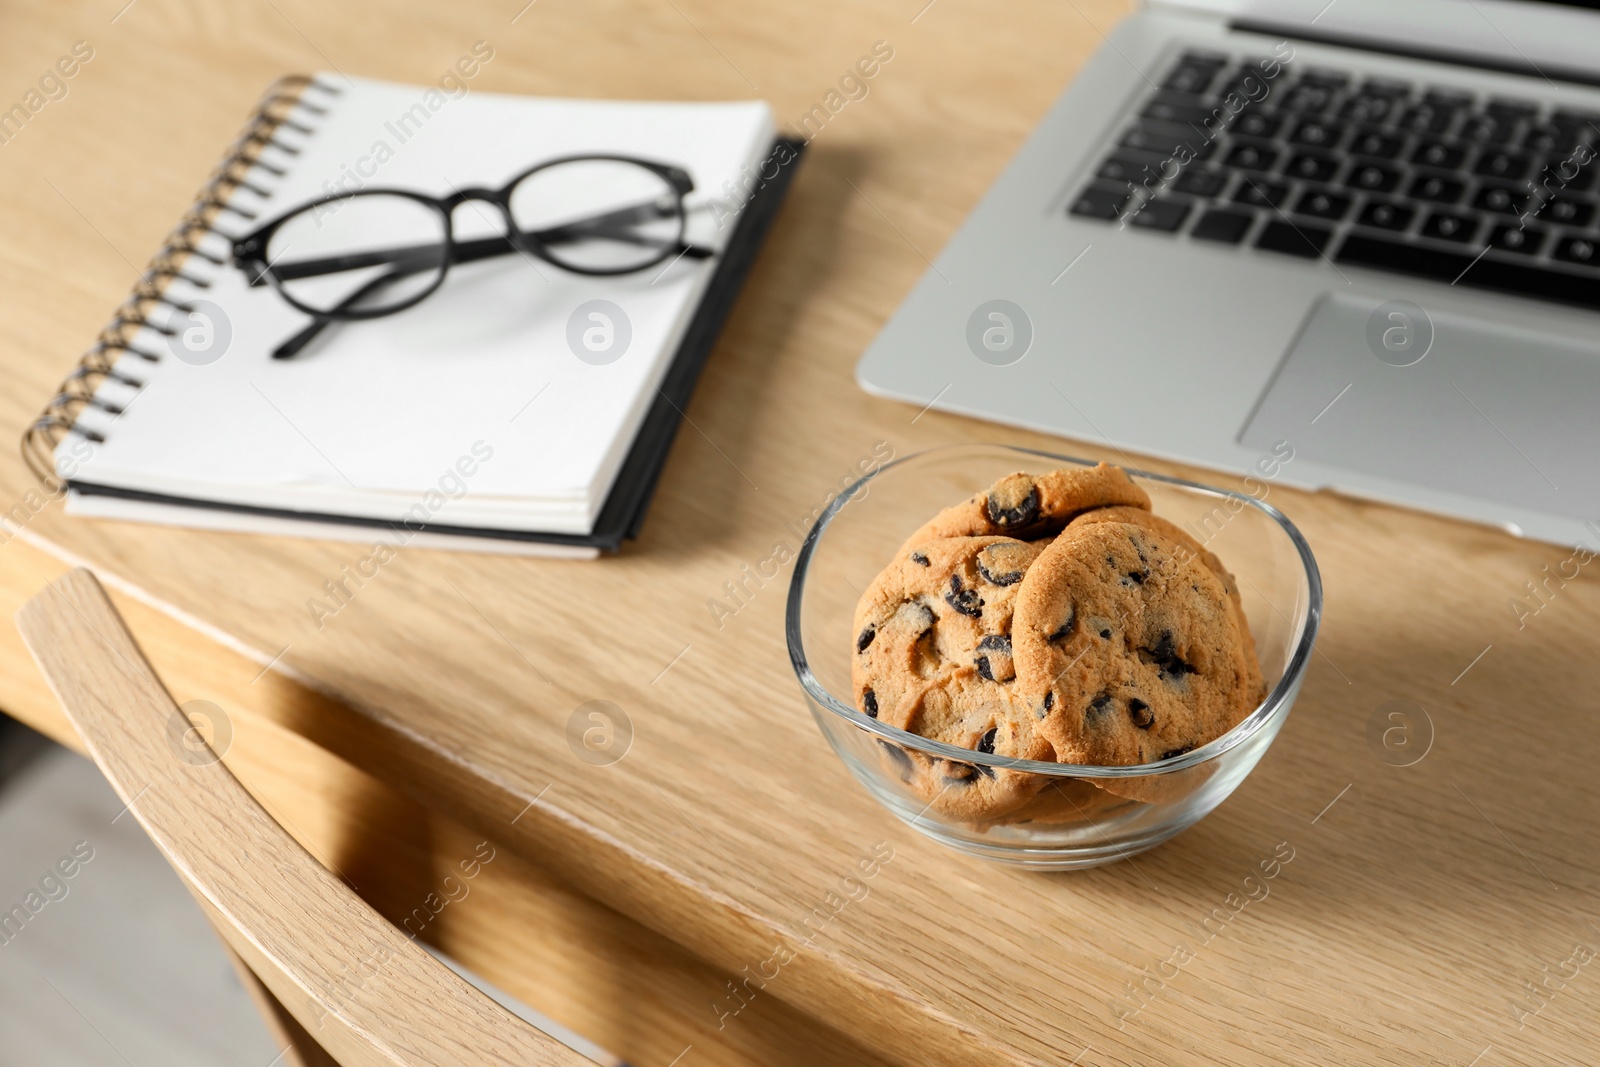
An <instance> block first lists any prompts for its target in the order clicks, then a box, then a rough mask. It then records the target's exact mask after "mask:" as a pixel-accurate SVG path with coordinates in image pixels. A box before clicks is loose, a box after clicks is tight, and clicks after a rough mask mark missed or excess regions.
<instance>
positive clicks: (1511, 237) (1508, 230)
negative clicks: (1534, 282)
mask: <svg viewBox="0 0 1600 1067" xmlns="http://www.w3.org/2000/svg"><path fill="white" fill-rule="evenodd" d="M1547 235H1548V231H1547V230H1545V229H1544V228H1543V227H1542V226H1518V225H1516V224H1514V223H1508V224H1506V225H1504V226H1496V227H1495V228H1494V229H1493V230H1491V231H1490V233H1489V243H1490V244H1491V245H1493V246H1494V247H1495V248H1498V249H1501V250H1503V251H1506V252H1517V253H1520V254H1522V255H1525V256H1535V255H1538V254H1539V249H1540V248H1542V247H1544V240H1545V237H1546V236H1547Z"/></svg>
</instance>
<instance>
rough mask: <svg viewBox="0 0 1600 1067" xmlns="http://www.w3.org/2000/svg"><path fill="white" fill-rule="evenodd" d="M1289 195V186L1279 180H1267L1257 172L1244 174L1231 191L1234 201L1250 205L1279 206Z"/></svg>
mask: <svg viewBox="0 0 1600 1067" xmlns="http://www.w3.org/2000/svg"><path fill="white" fill-rule="evenodd" d="M1288 196H1289V187H1288V186H1287V185H1284V184H1283V183H1281V182H1274V181H1268V180H1267V179H1266V178H1263V177H1262V176H1261V175H1259V174H1246V175H1244V176H1243V177H1242V178H1241V179H1240V180H1239V185H1238V187H1237V188H1236V189H1234V191H1233V199H1234V201H1235V202H1236V203H1240V204H1247V205H1249V206H1250V207H1281V206H1282V205H1283V202H1284V200H1286V199H1287V198H1288Z"/></svg>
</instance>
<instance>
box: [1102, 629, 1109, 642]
mask: <svg viewBox="0 0 1600 1067" xmlns="http://www.w3.org/2000/svg"><path fill="white" fill-rule="evenodd" d="M1100 636H1101V637H1103V638H1105V639H1106V640H1107V641H1109V640H1111V631H1110V630H1101V631H1100Z"/></svg>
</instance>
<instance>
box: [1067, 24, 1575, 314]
mask: <svg viewBox="0 0 1600 1067" xmlns="http://www.w3.org/2000/svg"><path fill="white" fill-rule="evenodd" d="M1597 151H1600V113H1594V112H1586V111H1575V110H1570V109H1565V108H1559V107H1554V108H1553V107H1549V106H1547V105H1545V104H1542V103H1540V102H1538V101H1534V100H1512V99H1502V98H1484V97H1483V96H1482V95H1481V94H1478V93H1475V92H1472V91H1469V90H1465V89H1456V88H1450V87H1448V86H1437V85H1420V84H1413V83H1411V82H1407V81H1400V80H1394V79H1379V78H1363V77H1360V76H1357V75H1356V74H1354V73H1352V72H1349V71H1341V70H1337V69H1333V68H1329V67H1308V68H1305V69H1299V70H1296V69H1291V65H1289V64H1281V63H1279V62H1278V61H1276V60H1273V59H1247V60H1243V61H1241V60H1237V59H1234V58H1232V57H1229V56H1225V55H1221V54H1217V53H1209V52H1193V51H1191V52H1187V53H1185V54H1184V55H1183V56H1182V57H1181V58H1180V59H1179V60H1178V62H1177V63H1176V64H1175V65H1174V66H1173V67H1172V69H1171V70H1169V71H1168V72H1167V74H1166V76H1165V77H1164V78H1163V79H1162V80H1161V83H1160V87H1159V89H1158V90H1157V91H1156V92H1155V93H1154V94H1153V95H1152V96H1150V97H1149V98H1148V99H1147V100H1146V101H1145V102H1144V104H1143V107H1142V109H1141V110H1140V112H1139V114H1138V116H1137V117H1136V118H1135V119H1134V120H1133V121H1132V122H1131V123H1130V124H1129V125H1128V126H1127V128H1126V129H1125V130H1124V131H1123V133H1122V135H1121V136H1120V138H1119V139H1118V142H1117V145H1116V147H1115V148H1113V149H1111V150H1110V151H1109V152H1108V153H1107V154H1106V156H1105V159H1104V160H1103V161H1102V162H1101V164H1100V166H1099V167H1098V169H1097V170H1096V172H1095V175H1094V177H1093V179H1092V180H1091V181H1090V182H1089V184H1088V185H1087V186H1086V187H1085V188H1083V189H1082V190H1081V191H1080V192H1079V193H1078V195H1077V196H1076V197H1074V198H1073V199H1072V200H1071V201H1070V203H1069V206H1068V209H1067V210H1068V212H1069V213H1070V214H1072V215H1074V216H1079V217H1082V218H1089V219H1102V220H1105V221H1107V222H1122V223H1125V224H1126V225H1128V226H1132V227H1136V228H1138V229H1143V230H1148V231H1151V232H1153V233H1163V234H1172V235H1178V234H1187V235H1188V236H1189V237H1190V238H1192V239H1194V240H1197V241H1209V242H1216V243H1220V244H1226V245H1248V246H1252V247H1254V248H1257V249H1262V250H1264V251H1266V252H1270V253H1276V254H1281V255H1287V256H1298V257H1302V258H1308V259H1316V258H1325V259H1327V260H1329V261H1331V262H1333V263H1335V264H1350V265H1352V266H1358V267H1366V268H1375V269H1378V270H1387V271H1393V272H1397V273H1400V274H1406V275H1411V276H1414V277H1419V278H1427V279H1432V280H1437V281H1444V282H1450V283H1455V284H1459V285H1463V286H1472V287H1477V288H1482V289H1491V290H1495V291H1497V292H1506V293H1514V294H1517V295H1522V296H1531V297H1536V298H1542V299H1546V300H1554V301H1559V302H1562V303H1568V304H1574V305H1578V306H1581V307H1590V308H1600V227H1597V222H1600V210H1597V204H1600V201H1597V199H1596V194H1597V192H1600V190H1597V189H1596V178H1597V170H1600V168H1597V166H1596V162H1595V157H1596V154H1597Z"/></svg>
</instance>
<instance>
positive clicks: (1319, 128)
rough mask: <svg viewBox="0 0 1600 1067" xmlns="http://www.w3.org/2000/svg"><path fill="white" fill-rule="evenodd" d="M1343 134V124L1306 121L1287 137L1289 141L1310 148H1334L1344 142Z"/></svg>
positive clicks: (1313, 120) (1321, 120)
mask: <svg viewBox="0 0 1600 1067" xmlns="http://www.w3.org/2000/svg"><path fill="white" fill-rule="evenodd" d="M1344 134H1345V126H1344V124H1343V123H1338V122H1328V121H1326V120H1324V119H1307V120H1305V121H1304V122H1302V123H1300V125H1298V126H1296V127H1295V129H1294V132H1293V133H1291V134H1290V135H1289V140H1290V141H1292V142H1294V143H1295V144H1303V145H1308V146H1310V147H1312V148H1334V147H1336V146H1337V145H1338V144H1339V142H1340V141H1342V140H1344Z"/></svg>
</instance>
